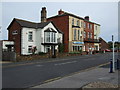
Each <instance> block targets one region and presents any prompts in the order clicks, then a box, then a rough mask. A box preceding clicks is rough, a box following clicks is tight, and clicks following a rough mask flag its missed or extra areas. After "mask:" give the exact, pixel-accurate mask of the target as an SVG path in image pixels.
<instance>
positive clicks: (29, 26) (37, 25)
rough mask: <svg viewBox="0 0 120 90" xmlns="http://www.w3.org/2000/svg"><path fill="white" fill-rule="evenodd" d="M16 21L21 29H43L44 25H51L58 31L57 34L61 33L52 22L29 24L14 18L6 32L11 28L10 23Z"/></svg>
mask: <svg viewBox="0 0 120 90" xmlns="http://www.w3.org/2000/svg"><path fill="white" fill-rule="evenodd" d="M14 21H16V22H17V23H18V24H19V25H20V26H21V27H27V28H35V29H38V28H44V27H45V26H46V25H48V24H49V23H52V24H53V26H54V27H55V28H56V29H57V30H58V32H59V33H63V32H61V30H59V29H58V28H57V27H56V26H55V25H54V23H53V22H52V21H47V22H42V23H35V22H30V21H26V20H22V19H17V18H14V19H13V21H12V22H11V24H10V25H9V26H8V28H7V29H8V30H9V28H10V27H11V25H12V23H13V22H14Z"/></svg>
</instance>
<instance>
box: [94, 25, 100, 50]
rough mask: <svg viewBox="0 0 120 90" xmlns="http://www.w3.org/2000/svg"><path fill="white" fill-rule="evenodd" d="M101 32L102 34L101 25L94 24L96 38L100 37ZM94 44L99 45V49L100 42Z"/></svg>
mask: <svg viewBox="0 0 120 90" xmlns="http://www.w3.org/2000/svg"><path fill="white" fill-rule="evenodd" d="M96 27H97V28H96ZM99 34H100V26H99V25H97V24H94V35H95V36H94V39H99ZM94 46H97V47H98V51H99V43H95V44H94Z"/></svg>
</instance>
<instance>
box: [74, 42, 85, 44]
mask: <svg viewBox="0 0 120 90" xmlns="http://www.w3.org/2000/svg"><path fill="white" fill-rule="evenodd" d="M73 44H84V42H73Z"/></svg>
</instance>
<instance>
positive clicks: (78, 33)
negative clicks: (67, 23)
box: [78, 30, 80, 40]
mask: <svg viewBox="0 0 120 90" xmlns="http://www.w3.org/2000/svg"><path fill="white" fill-rule="evenodd" d="M78 40H80V30H78Z"/></svg>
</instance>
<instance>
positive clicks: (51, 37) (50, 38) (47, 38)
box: [45, 32, 56, 43]
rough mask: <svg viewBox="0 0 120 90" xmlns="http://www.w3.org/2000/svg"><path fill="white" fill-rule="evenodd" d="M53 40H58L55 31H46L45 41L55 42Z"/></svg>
mask: <svg viewBox="0 0 120 90" xmlns="http://www.w3.org/2000/svg"><path fill="white" fill-rule="evenodd" d="M53 42H56V34H55V32H45V43H53Z"/></svg>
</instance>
